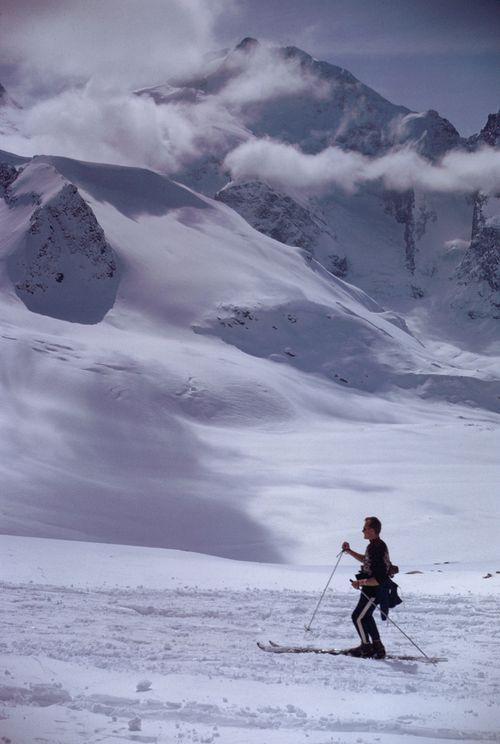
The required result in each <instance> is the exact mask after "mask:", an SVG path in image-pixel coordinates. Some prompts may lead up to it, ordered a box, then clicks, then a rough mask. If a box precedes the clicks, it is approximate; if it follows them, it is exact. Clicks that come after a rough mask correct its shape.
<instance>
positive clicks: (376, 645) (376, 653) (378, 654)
mask: <svg viewBox="0 0 500 744" xmlns="http://www.w3.org/2000/svg"><path fill="white" fill-rule="evenodd" d="M372 647H373V651H372V654H371V656H372V658H373V659H385V648H384V644H383V643H382V641H380V640H379V641H373V643H372Z"/></svg>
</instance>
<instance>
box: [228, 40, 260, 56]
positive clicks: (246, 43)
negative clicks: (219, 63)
mask: <svg viewBox="0 0 500 744" xmlns="http://www.w3.org/2000/svg"><path fill="white" fill-rule="evenodd" d="M258 46H260V43H259V41H258V40H257V39H254V38H253V37H251V36H245V38H244V39H242V40H241V41H240V43H239V44H237V45H236V46H235V48H234V50H235V52H253V51H254V50H255V49H257V47H258Z"/></svg>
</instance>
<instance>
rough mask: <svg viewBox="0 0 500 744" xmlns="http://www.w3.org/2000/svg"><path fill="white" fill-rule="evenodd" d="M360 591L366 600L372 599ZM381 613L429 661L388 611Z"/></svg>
mask: <svg viewBox="0 0 500 744" xmlns="http://www.w3.org/2000/svg"><path fill="white" fill-rule="evenodd" d="M360 591H361V594H362V595H363V597H364V598H365V599H367V600H368V601H369V602H370V601H371V599H373V597H371V598H370V597H369V596H368V595H367V594H365V593H364V591H363V590H362V589H360ZM381 612H382V611H381ZM382 614H383V615H384V617H385V619H386V620H389V622H390V623H392V624H393V625H394V626H395V627H396V628H397V629H398V630H399V632H400V633H402V634H403V635H404V637H405V638H408V640H409V641H410V643H413V645H414V646H415V648H416V649H418V650H419V651H420V653H421V654H422V655H423V656H425V658H426V659H429V661H431V659H430V658H429V657H428V656H427V654H426V653H425V651H422V649H421V648H420V646H417V644H416V643H415V641H413V640H412V639H411V638H410V636H409V635H407V634H406V633H405V632H404V630H403V629H402V628H400V627H399V625H398V624H397V623H395V622H394V620H391V618H390V617H389V613H385V612H384V613H382Z"/></svg>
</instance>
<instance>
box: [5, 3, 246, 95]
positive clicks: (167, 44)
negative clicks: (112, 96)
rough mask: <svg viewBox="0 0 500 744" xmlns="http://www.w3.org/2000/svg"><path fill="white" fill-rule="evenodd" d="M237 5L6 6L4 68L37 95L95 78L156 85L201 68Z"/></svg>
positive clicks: (127, 84) (121, 83) (116, 83)
mask: <svg viewBox="0 0 500 744" xmlns="http://www.w3.org/2000/svg"><path fill="white" fill-rule="evenodd" d="M233 1H234V0H210V2H206V0H168V2H165V0H147V2H138V1H137V0H105V1H104V0H85V2H81V1H80V0H43V2H41V1H40V0H3V1H2V14H1V24H0V63H5V64H9V65H12V66H14V65H16V66H17V70H18V75H17V77H18V83H19V84H20V85H22V87H23V88H24V89H25V90H29V91H30V92H31V93H32V94H35V93H36V90H37V88H42V89H46V90H48V89H52V90H57V87H58V86H59V89H60V88H61V87H62V85H63V84H64V83H67V82H68V81H80V82H86V81H87V80H89V79H90V78H92V77H96V78H98V79H99V80H101V81H103V80H104V81H107V82H108V83H113V85H114V86H115V87H119V86H121V87H126V88H128V89H130V88H133V87H140V86H144V85H148V84H149V85H151V83H152V82H156V81H157V80H164V79H165V78H166V77H168V76H172V75H176V74H181V73H182V74H185V73H186V71H190V70H193V69H195V68H197V67H199V65H200V63H201V62H202V59H203V54H204V53H205V52H206V51H207V50H209V49H211V48H214V43H215V41H214V28H215V26H216V23H217V21H218V19H219V17H220V15H221V14H222V13H224V12H226V11H228V10H229V9H231V8H232V6H233Z"/></svg>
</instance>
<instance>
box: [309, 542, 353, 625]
mask: <svg viewBox="0 0 500 744" xmlns="http://www.w3.org/2000/svg"><path fill="white" fill-rule="evenodd" d="M343 552H344V551H343V550H341V551H340V553H338V555H337V556H336V558H337V563H336V564H335V566H334V567H333V571H332V572H331V574H330V578H329V579H328V581H327V583H326V586H325V588H324V589H323V594H322V595H321V597H320V598H319V601H318V604H317V605H316V609H315V610H314V612H313V614H312V617H311V619H310V620H309V623H308V624H307V625H305V626H304V627H305V629H306V630H311V625H312V622H313V620H314V618H315V617H316V613H317V611H318V609H319V606H320V604H321V602H322V601H323V597H324V596H325V594H326V590H327V589H328V587H329V586H330V582H331V580H332V579H333V574H334V573H335V571H336V570H337V566H338V565H339V563H340V559H341V558H342V554H343Z"/></svg>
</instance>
